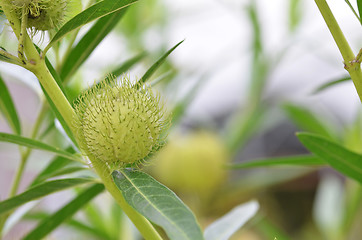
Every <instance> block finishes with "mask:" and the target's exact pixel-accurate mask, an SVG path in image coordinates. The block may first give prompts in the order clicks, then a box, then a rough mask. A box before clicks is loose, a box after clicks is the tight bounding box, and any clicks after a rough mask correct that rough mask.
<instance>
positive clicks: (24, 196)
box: [0, 178, 93, 215]
mask: <svg viewBox="0 0 362 240" xmlns="http://www.w3.org/2000/svg"><path fill="white" fill-rule="evenodd" d="M90 182H93V180H92V179H86V178H68V179H60V180H54V181H49V182H45V183H42V184H39V185H37V186H35V187H33V188H31V189H29V190H27V191H25V192H23V193H21V194H19V195H16V196H15V197H12V198H9V199H6V200H5V201H2V202H0V215H1V214H4V213H7V212H9V211H11V210H13V209H14V208H17V207H19V206H21V205H23V204H25V203H27V202H30V201H33V200H36V199H38V198H41V197H45V196H47V195H49V194H52V193H55V192H59V191H62V190H65V189H68V188H72V187H75V186H78V185H81V184H85V183H90Z"/></svg>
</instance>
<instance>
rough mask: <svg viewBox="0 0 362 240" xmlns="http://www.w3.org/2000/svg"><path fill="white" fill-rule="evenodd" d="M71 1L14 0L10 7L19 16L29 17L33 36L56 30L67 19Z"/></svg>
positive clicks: (28, 24)
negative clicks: (41, 32) (39, 32)
mask: <svg viewBox="0 0 362 240" xmlns="http://www.w3.org/2000/svg"><path fill="white" fill-rule="evenodd" d="M70 2H71V0H13V1H11V5H10V7H11V8H12V10H13V11H14V12H15V14H16V15H17V16H18V18H19V19H22V17H23V10H24V8H25V14H26V15H27V26H26V27H27V28H30V29H31V31H32V34H35V33H36V32H38V31H47V30H55V29H57V28H59V27H60V26H61V25H62V24H63V23H64V22H65V21H66V19H67V15H68V13H69V10H68V9H70V8H69V4H70Z"/></svg>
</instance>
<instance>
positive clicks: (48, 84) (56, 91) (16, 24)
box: [0, 0, 162, 240]
mask: <svg viewBox="0 0 362 240" xmlns="http://www.w3.org/2000/svg"><path fill="white" fill-rule="evenodd" d="M4 2H5V0H0V4H1V6H2V10H3V11H4V13H5V15H6V17H7V19H8V20H9V23H10V26H11V27H12V28H13V30H14V33H15V34H16V36H17V38H18V39H19V36H20V29H21V28H20V21H19V19H18V18H17V17H16V16H15V14H14V11H11V10H10V9H9V7H8V6H9V5H7V4H10V3H9V1H6V2H7V3H5V4H4ZM24 52H25V54H26V56H27V59H28V61H27V62H26V64H25V65H24V67H25V68H27V69H28V70H30V71H32V72H33V73H34V74H35V75H36V77H37V78H38V80H39V82H40V83H41V85H42V86H43V87H44V89H45V91H46V92H47V93H48V95H49V97H50V98H51V99H52V101H53V102H54V104H55V106H56V108H57V109H58V111H59V112H60V114H61V115H62V116H63V118H64V120H65V121H66V123H67V124H68V126H70V128H71V129H72V130H73V132H74V130H75V129H74V127H73V119H74V116H75V113H74V109H73V108H72V106H71V105H70V103H69V102H68V100H67V99H66V97H65V96H64V94H63V92H62V91H61V89H60V88H59V86H58V85H57V83H56V81H55V80H54V78H53V76H52V75H51V73H50V72H49V70H48V68H47V67H46V64H45V61H44V58H43V56H42V54H40V55H39V53H38V52H37V50H36V49H35V47H34V44H33V43H32V41H31V39H30V37H29V35H28V34H27V33H26V34H25V35H24ZM92 164H93V168H94V170H95V171H96V172H97V174H98V175H99V176H100V178H101V179H102V181H103V184H104V185H105V187H106V189H107V190H108V191H109V192H110V193H111V195H112V196H113V197H114V198H115V200H116V201H117V203H118V204H119V205H120V206H121V208H122V209H123V211H124V212H125V213H126V214H127V215H128V217H129V218H130V219H131V221H132V222H133V223H134V225H135V226H136V227H137V228H138V230H139V231H140V233H141V234H142V235H143V237H144V238H145V239H147V240H162V238H161V237H160V235H159V234H158V232H157V231H156V230H155V229H154V227H153V226H152V224H151V223H150V222H149V221H148V220H147V219H146V218H144V217H143V216H142V215H141V214H139V213H138V212H137V211H136V210H134V209H133V208H132V207H131V206H130V205H129V204H128V203H127V202H126V201H125V200H124V198H123V196H122V193H121V192H120V191H119V189H118V188H117V186H116V185H115V184H114V182H113V179H112V176H111V172H110V170H109V168H108V167H107V165H105V164H104V163H103V162H99V161H97V160H95V159H93V160H92Z"/></svg>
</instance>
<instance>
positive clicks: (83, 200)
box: [24, 184, 104, 240]
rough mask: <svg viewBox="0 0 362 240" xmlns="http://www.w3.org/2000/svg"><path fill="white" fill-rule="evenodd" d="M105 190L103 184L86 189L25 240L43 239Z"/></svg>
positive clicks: (45, 220)
mask: <svg viewBox="0 0 362 240" xmlns="http://www.w3.org/2000/svg"><path fill="white" fill-rule="evenodd" d="M103 190H104V186H103V184H94V185H93V186H91V187H90V188H88V189H86V190H85V191H84V192H82V193H80V194H79V195H78V196H77V197H76V198H74V199H73V200H72V201H70V202H69V203H68V204H66V205H65V206H64V207H63V208H61V209H60V210H58V211H57V212H56V213H54V214H53V215H51V216H49V217H47V218H45V219H43V220H42V221H41V222H40V223H39V224H38V226H37V227H36V228H35V229H33V230H32V231H31V232H30V233H29V234H28V235H27V236H26V237H25V238H24V240H32V239H42V238H43V237H45V236H46V235H48V234H49V233H50V232H51V231H53V230H54V229H55V228H56V227H58V226H59V225H60V224H62V223H63V222H64V221H66V220H68V219H69V218H71V217H72V216H73V215H74V214H75V213H76V212H77V211H78V210H79V209H81V208H82V207H83V206H84V205H85V204H87V203H88V202H89V201H90V200H92V199H93V198H94V197H95V196H97V195H98V194H100V193H101V192H102V191H103Z"/></svg>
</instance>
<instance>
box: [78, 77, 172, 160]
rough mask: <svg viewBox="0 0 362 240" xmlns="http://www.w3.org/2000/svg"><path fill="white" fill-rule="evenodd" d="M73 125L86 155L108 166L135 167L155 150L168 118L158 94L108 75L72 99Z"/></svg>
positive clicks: (123, 79) (141, 85) (146, 87)
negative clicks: (73, 100) (73, 108)
mask: <svg viewBox="0 0 362 240" xmlns="http://www.w3.org/2000/svg"><path fill="white" fill-rule="evenodd" d="M74 105H75V112H76V118H75V122H74V127H75V128H76V131H77V132H76V135H77V139H78V141H79V144H80V147H81V149H82V150H83V152H84V153H85V154H86V155H93V157H95V158H97V159H99V160H101V161H102V162H104V163H106V164H108V165H109V166H111V165H114V166H117V167H124V166H127V165H132V166H136V165H137V164H139V163H140V162H142V161H144V159H146V158H147V157H148V156H149V155H150V154H152V153H153V152H154V151H156V150H157V149H158V148H159V147H160V145H161V144H162V142H163V139H162V138H163V134H162V133H163V132H164V130H165V129H166V128H168V126H169V123H170V117H169V115H168V114H167V113H166V111H165V109H164V104H163V103H162V102H161V101H160V95H159V94H157V93H154V92H153V91H152V90H151V88H150V87H148V86H146V85H143V84H139V83H132V82H131V81H130V80H129V79H128V78H127V77H122V79H121V81H120V82H116V81H115V79H114V78H113V77H111V76H108V77H107V78H106V79H105V80H103V81H102V82H100V83H98V84H97V85H95V86H94V87H92V88H90V89H89V90H87V91H85V92H84V93H83V94H81V96H79V97H78V99H77V100H76V101H75V104H74Z"/></svg>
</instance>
